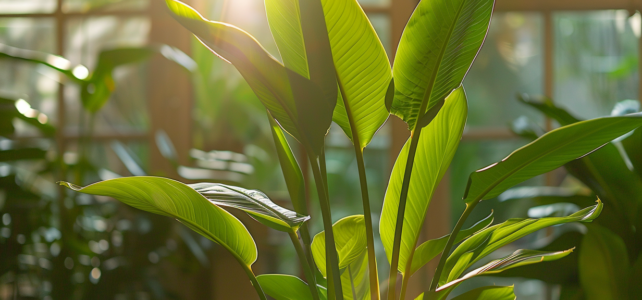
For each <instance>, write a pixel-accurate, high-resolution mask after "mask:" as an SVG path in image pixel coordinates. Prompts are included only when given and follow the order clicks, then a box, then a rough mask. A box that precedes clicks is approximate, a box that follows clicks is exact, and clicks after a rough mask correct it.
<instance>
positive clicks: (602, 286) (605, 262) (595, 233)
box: [579, 224, 633, 300]
mask: <svg viewBox="0 0 642 300" xmlns="http://www.w3.org/2000/svg"><path fill="white" fill-rule="evenodd" d="M587 227H588V232H587V233H586V235H585V237H584V239H583V240H582V251H581V252H580V272H579V273H580V282H581V283H582V287H583V288H584V290H585V291H586V297H587V299H588V300H593V299H595V300H597V299H633V298H629V297H628V296H627V281H628V275H629V274H628V270H629V268H630V267H629V258H628V253H627V250H626V246H625V245H624V242H623V241H622V239H621V238H620V237H619V236H617V235H616V234H613V233H612V232H610V231H609V230H608V229H605V228H603V227H600V226H598V225H594V224H591V226H587Z"/></svg>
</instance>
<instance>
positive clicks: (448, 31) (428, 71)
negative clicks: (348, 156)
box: [391, 0, 494, 228]
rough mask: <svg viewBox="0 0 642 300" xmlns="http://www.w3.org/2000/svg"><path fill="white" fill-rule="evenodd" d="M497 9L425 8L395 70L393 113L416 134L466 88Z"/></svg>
mask: <svg viewBox="0 0 642 300" xmlns="http://www.w3.org/2000/svg"><path fill="white" fill-rule="evenodd" d="M493 6H494V1H493V0H422V1H421V2H420V3H419V5H418V6H417V8H416V9H415V12H414V13H413V14H412V16H411V17H410V20H409V21H408V25H406V28H405V29H404V32H403V35H402V36H401V41H400V42H399V48H398V50H397V54H396V57H395V62H394V66H393V76H394V78H395V98H394V101H393V103H392V111H391V112H392V113H393V114H395V115H397V116H398V117H400V118H401V119H403V120H404V121H405V122H406V123H408V127H409V129H410V130H413V129H414V128H415V124H416V123H417V122H418V121H419V119H421V117H422V116H423V114H424V113H425V112H426V111H428V110H429V109H430V108H432V107H433V106H435V105H437V104H438V102H440V101H442V100H443V99H444V98H446V96H447V95H448V94H450V92H451V91H452V90H453V89H456V88H457V87H458V86H459V85H460V84H461V83H462V81H463V80H464V76H465V75H466V73H467V72H468V69H469V68H470V66H471V64H472V62H473V60H474V59H475V56H476V55H477V52H479V49H480V48H481V45H482V43H483V41H484V38H485V37H486V33H487V31H488V26H489V24H490V16H491V14H492V11H493ZM404 228H405V227H404Z"/></svg>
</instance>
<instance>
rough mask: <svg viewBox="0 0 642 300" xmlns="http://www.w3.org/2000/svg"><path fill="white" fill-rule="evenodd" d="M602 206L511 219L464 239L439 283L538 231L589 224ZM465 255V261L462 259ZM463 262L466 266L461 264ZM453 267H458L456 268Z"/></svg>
mask: <svg viewBox="0 0 642 300" xmlns="http://www.w3.org/2000/svg"><path fill="white" fill-rule="evenodd" d="M603 206H604V204H602V202H601V201H599V200H598V203H597V205H594V206H590V207H587V208H585V209H582V210H580V211H578V212H576V213H574V214H572V215H570V216H566V217H551V218H541V219H510V220H508V221H506V222H504V223H501V224H497V225H494V226H491V227H488V228H486V229H484V230H482V231H480V232H478V233H476V234H474V235H473V236H471V237H469V238H468V239H466V240H465V241H464V242H462V243H461V244H460V245H459V246H458V247H457V248H456V249H455V250H454V251H453V252H452V253H451V254H450V256H449V257H448V259H447V260H446V264H445V268H444V272H443V273H442V275H441V277H440V280H439V283H440V284H442V285H443V284H446V283H447V282H449V281H452V280H455V279H457V278H458V277H459V276H460V275H461V273H462V272H463V271H464V270H465V269H466V268H468V267H470V266H471V265H472V264H474V263H475V262H477V261H479V260H480V259H482V258H483V257H486V256H487V255H488V254H490V253H492V252H493V251H495V250H497V249H499V248H501V247H503V246H505V245H507V244H510V243H512V242H514V241H516V240H518V239H520V238H522V237H524V236H526V235H528V234H531V233H533V232H535V231H538V230H540V229H543V228H546V227H550V226H554V225H559V224H565V223H570V222H592V221H593V220H594V219H595V218H597V217H598V216H599V215H600V213H601V212H602V208H603ZM465 255H466V256H468V257H466V258H465V259H462V257H463V256H465ZM464 261H465V264H464V263H462V262H464ZM456 265H459V267H457V268H456V267H455V266H456Z"/></svg>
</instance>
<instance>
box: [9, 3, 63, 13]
mask: <svg viewBox="0 0 642 300" xmlns="http://www.w3.org/2000/svg"><path fill="white" fill-rule="evenodd" d="M54 10H56V0H0V12H2V13H4V14H24V13H50V12H53V11H54Z"/></svg>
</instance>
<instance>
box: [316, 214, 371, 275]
mask: <svg viewBox="0 0 642 300" xmlns="http://www.w3.org/2000/svg"><path fill="white" fill-rule="evenodd" d="M332 231H333V232H334V239H335V245H336V247H337V253H338V255H339V269H345V268H347V267H348V265H350V264H351V263H353V262H354V261H355V260H357V259H359V258H360V257H361V256H362V254H363V253H364V252H366V225H365V221H364V217H363V215H356V216H349V217H345V218H343V219H341V220H339V221H337V222H336V223H334V224H333V225H332ZM312 256H313V257H314V262H315V263H316V265H317V267H318V268H319V271H321V274H322V275H323V277H327V272H326V258H325V231H322V232H320V233H318V234H317V235H315V236H314V240H313V241H312Z"/></svg>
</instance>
